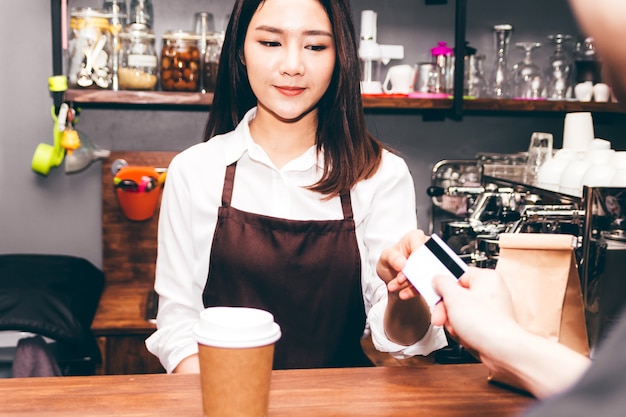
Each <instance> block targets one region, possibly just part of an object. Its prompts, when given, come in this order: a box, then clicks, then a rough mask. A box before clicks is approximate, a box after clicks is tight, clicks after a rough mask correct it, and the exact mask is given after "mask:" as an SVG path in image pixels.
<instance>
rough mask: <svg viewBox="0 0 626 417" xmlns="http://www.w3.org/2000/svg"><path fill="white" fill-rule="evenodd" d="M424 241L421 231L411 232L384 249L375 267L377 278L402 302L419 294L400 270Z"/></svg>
mask: <svg viewBox="0 0 626 417" xmlns="http://www.w3.org/2000/svg"><path fill="white" fill-rule="evenodd" d="M425 241H426V235H425V234H424V232H423V231H421V230H413V231H411V232H409V233H407V234H406V235H404V236H403V237H402V239H400V241H399V242H398V243H396V244H395V245H394V246H392V247H391V248H388V249H385V250H384V251H383V252H382V253H381V255H380V259H379V260H378V264H377V265H376V272H377V273H378V276H379V277H380V278H381V279H382V280H383V281H385V283H386V284H387V290H388V291H389V292H391V293H396V292H397V293H398V295H399V297H400V298H401V299H403V300H407V299H409V298H413V297H416V296H417V295H419V292H418V291H417V290H416V289H415V288H414V287H413V286H412V285H411V283H410V282H409V281H408V279H407V278H406V276H405V275H404V273H403V272H402V268H404V265H405V264H406V261H407V259H408V258H409V256H410V255H411V253H413V251H415V250H417V249H418V248H419V247H420V246H422V245H423V244H424V242H425Z"/></svg>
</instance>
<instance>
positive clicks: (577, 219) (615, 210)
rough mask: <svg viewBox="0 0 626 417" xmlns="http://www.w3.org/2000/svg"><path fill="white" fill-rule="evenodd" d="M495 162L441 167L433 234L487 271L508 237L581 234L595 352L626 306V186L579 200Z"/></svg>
mask: <svg viewBox="0 0 626 417" xmlns="http://www.w3.org/2000/svg"><path fill="white" fill-rule="evenodd" d="M517 157H519V155H513V156H512V158H513V159H515V158H517ZM490 164H491V162H486V163H485V158H484V156H477V158H476V159H474V160H471V159H469V160H442V161H439V162H437V163H436V164H435V165H434V166H433V170H432V175H431V186H430V187H429V188H428V190H427V194H428V195H429V196H430V197H431V199H432V208H431V215H430V222H429V229H430V230H429V232H430V233H437V234H439V235H440V236H441V237H442V238H443V239H444V240H445V241H446V242H447V243H448V245H449V246H450V247H451V248H452V249H453V250H454V251H455V252H456V253H457V254H458V255H459V256H460V257H461V258H462V259H464V260H465V262H467V263H468V264H471V265H474V266H478V267H483V268H495V266H496V264H497V260H498V236H499V234H501V233H559V234H570V235H573V236H575V237H576V238H577V241H578V245H577V247H576V248H575V255H576V261H577V266H578V273H579V277H580V281H581V289H582V293H583V303H584V306H585V316H586V321H587V329H588V337H589V343H590V346H591V347H592V348H593V347H594V346H595V345H596V344H597V342H599V341H600V340H601V339H602V338H603V337H605V336H606V334H607V332H608V331H609V330H610V328H611V326H612V325H613V323H615V322H616V321H617V319H618V318H619V317H620V315H621V314H622V310H623V308H624V306H625V305H626V272H625V271H626V188H614V187H584V189H583V194H582V197H577V196H572V195H567V194H562V193H558V192H554V191H549V190H545V189H541V188H537V187H534V186H531V185H528V184H524V183H523V182H521V181H520V179H519V178H520V177H519V175H515V169H512V170H511V169H510V167H509V168H508V169H509V171H508V173H509V174H510V175H509V174H507V173H505V171H501V170H497V169H496V170H494V169H493V168H494V167H493V166H490ZM511 166H513V167H514V166H515V164H514V163H513V164H511Z"/></svg>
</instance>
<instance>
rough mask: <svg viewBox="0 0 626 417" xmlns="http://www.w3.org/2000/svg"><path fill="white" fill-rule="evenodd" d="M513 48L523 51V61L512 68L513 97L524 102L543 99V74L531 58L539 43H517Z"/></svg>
mask: <svg viewBox="0 0 626 417" xmlns="http://www.w3.org/2000/svg"><path fill="white" fill-rule="evenodd" d="M515 46H517V47H518V48H521V49H523V50H524V59H522V60H521V61H520V62H518V63H517V64H515V65H514V66H513V72H512V82H513V97H514V98H521V99H526V100H537V99H541V98H543V97H545V95H544V78H543V73H542V71H541V68H539V66H538V65H537V64H535V63H534V62H533V57H532V52H533V50H534V49H536V48H539V47H540V46H541V43H539V42H518V43H516V44H515Z"/></svg>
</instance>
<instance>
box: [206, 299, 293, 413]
mask: <svg viewBox="0 0 626 417" xmlns="http://www.w3.org/2000/svg"><path fill="white" fill-rule="evenodd" d="M194 334H195V336H196V340H197V341H198V356H199V360H200V383H201V388H202V408H203V411H204V415H205V417H264V416H266V415H267V409H268V402H269V389H270V379H271V373H272V364H273V359H274V344H275V342H276V341H277V340H278V339H280V336H281V332H280V327H279V325H278V324H276V323H275V322H274V316H273V315H272V314H271V313H269V312H267V311H264V310H258V309H254V308H246V307H210V308H207V309H205V310H203V311H202V312H201V313H200V320H199V321H198V323H197V324H196V325H195V327H194Z"/></svg>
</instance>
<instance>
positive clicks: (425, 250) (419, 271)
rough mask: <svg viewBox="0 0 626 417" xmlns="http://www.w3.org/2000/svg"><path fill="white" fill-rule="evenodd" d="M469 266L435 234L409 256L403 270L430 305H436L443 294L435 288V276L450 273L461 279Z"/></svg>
mask: <svg viewBox="0 0 626 417" xmlns="http://www.w3.org/2000/svg"><path fill="white" fill-rule="evenodd" d="M467 268H468V267H467V264H466V263H465V262H463V260H462V259H461V258H459V256H458V255H457V254H456V253H454V251H453V250H452V249H450V247H449V246H448V245H447V244H446V243H445V242H444V241H443V240H442V239H441V238H440V237H439V236H437V235H436V234H433V235H432V236H430V238H429V239H428V240H427V241H426V243H424V245H422V246H421V247H420V248H419V249H418V250H416V251H415V252H413V253H412V254H411V256H409V259H408V260H407V261H406V265H405V266H404V268H403V269H402V272H404V275H406V277H407V278H408V280H409V281H410V282H411V284H413V286H414V287H415V288H416V289H417V290H418V291H419V292H420V294H422V297H424V299H425V300H426V302H427V303H428V305H430V306H434V305H435V304H437V303H438V302H439V300H441V296H440V295H439V294H437V293H436V292H435V289H434V288H433V285H432V280H433V277H434V276H435V275H449V276H452V277H454V278H456V279H459V278H460V277H461V275H463V274H464V273H465V271H467Z"/></svg>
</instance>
